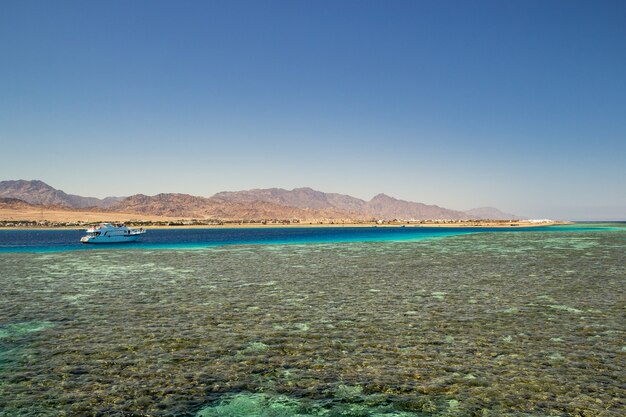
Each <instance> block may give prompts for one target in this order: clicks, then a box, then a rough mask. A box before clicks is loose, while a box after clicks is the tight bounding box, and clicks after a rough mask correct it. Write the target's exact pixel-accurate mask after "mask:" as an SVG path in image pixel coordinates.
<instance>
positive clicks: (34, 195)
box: [0, 180, 122, 208]
mask: <svg viewBox="0 0 626 417" xmlns="http://www.w3.org/2000/svg"><path fill="white" fill-rule="evenodd" d="M0 197H8V198H17V199H19V200H23V201H25V202H27V203H30V204H38V205H45V206H66V207H72V208H84V207H102V208H106V207H109V206H110V205H111V204H113V203H115V202H116V201H119V200H121V199H122V198H120V197H107V198H105V199H99V198H95V197H81V196H79V195H73V194H66V193H64V192H63V191H61V190H57V189H56V188H53V187H51V186H49V185H48V184H46V183H45V182H43V181H39V180H33V181H25V180H17V181H0Z"/></svg>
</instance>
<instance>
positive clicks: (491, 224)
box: [0, 220, 575, 230]
mask: <svg viewBox="0 0 626 417" xmlns="http://www.w3.org/2000/svg"><path fill="white" fill-rule="evenodd" d="M1 222H3V221H2V220H0V223H1ZM68 223H69V222H68ZM127 223H128V225H129V226H131V227H142V228H144V229H147V230H159V229H165V230H167V229H263V228H268V229H269V228H285V229H289V228H291V229H296V228H331V227H335V228H341V227H346V228H348V227H349V228H359V227H361V228H366V227H380V228H390V227H391V228H394V227H395V228H402V227H411V228H413V227H437V228H475V229H482V228H527V227H546V226H562V225H571V224H575V222H570V221H550V222H529V221H500V220H498V221H489V220H483V221H481V220H468V221H451V222H445V221H432V222H431V221H422V222H382V223H381V222H360V223H347V222H344V223H335V222H322V223H320V222H317V223H314V222H303V223H270V224H268V223H262V222H250V223H244V222H233V223H222V224H208V223H207V224H143V223H148V222H127ZM91 224H93V223H89V224H72V225H61V224H60V225H33V226H27V225H17V226H5V225H1V224H0V230H83V229H86V228H87V227H88V226H89V225H91Z"/></svg>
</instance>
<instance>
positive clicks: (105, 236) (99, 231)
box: [80, 223, 146, 243]
mask: <svg viewBox="0 0 626 417" xmlns="http://www.w3.org/2000/svg"><path fill="white" fill-rule="evenodd" d="M144 233H146V231H145V230H144V229H143V228H140V229H136V228H129V227H126V226H125V225H123V224H111V223H102V224H100V225H98V226H94V227H90V228H89V229H87V234H86V235H85V236H83V237H81V238H80V241H81V242H83V243H124V242H134V241H136V240H137V239H138V238H139V236H141V235H142V234H144Z"/></svg>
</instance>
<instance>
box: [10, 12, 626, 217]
mask: <svg viewBox="0 0 626 417" xmlns="http://www.w3.org/2000/svg"><path fill="white" fill-rule="evenodd" d="M625 22H626V2H625V1H586V2H581V1H570V0H567V1H543V0H542V1H506V0H498V1H441V2H439V1H362V0H358V1H284V2H282V1H197V2H194V1H184V2H180V1H106V2H103V1H73V2H70V1H55V2H51V1H43V0H42V1H29V0H3V1H2V2H0V179H41V180H43V181H46V182H47V183H49V184H50V185H52V186H54V187H56V188H61V189H63V190H64V191H66V192H68V193H73V194H80V195H88V196H96V197H104V196H107V195H130V194H134V193H139V192H141V193H145V194H156V193H159V192H182V193H190V194H194V195H204V196H208V195H212V194H213V193H215V192H218V191H222V190H241V189H249V188H265V187H283V188H293V187H301V186H309V187H312V188H315V189H319V190H321V191H327V192H339V193H346V194H351V195H354V196H357V197H361V198H364V199H369V198H371V197H372V196H373V195H375V194H377V193H379V192H385V193H387V194H389V195H392V196H395V197H398V198H403V199H408V200H413V201H420V202H424V203H428V204H438V205H441V206H444V207H448V208H453V209H469V208H472V207H478V206H485V205H491V206H496V207H498V208H500V209H503V210H505V211H509V212H513V213H517V214H521V215H527V216H531V217H552V218H569V219H584V218H588V219H598V218H607V219H609V218H611V219H626V23H625Z"/></svg>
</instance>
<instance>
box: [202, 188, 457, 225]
mask: <svg viewBox="0 0 626 417" xmlns="http://www.w3.org/2000/svg"><path fill="white" fill-rule="evenodd" d="M211 198H219V199H222V200H225V201H231V202H247V203H251V202H255V201H265V202H271V203H275V204H280V205H284V206H290V207H298V208H307V209H314V210H320V209H326V210H330V209H333V210H336V211H338V212H340V213H341V214H340V216H341V217H343V218H346V217H348V218H377V219H389V220H392V219H416V220H417V219H467V218H469V216H468V215H467V214H465V213H463V212H460V211H454V210H448V209H445V208H442V207H439V206H429V205H426V204H422V203H413V202H410V201H404V200H398V199H395V198H392V197H389V196H387V195H385V194H378V195H377V196H376V197H374V198H372V199H371V200H370V201H365V200H361V199H359V198H355V197H352V196H349V195H344V194H336V193H323V192H321V191H315V190H313V189H311V188H296V189H293V190H291V191H289V190H284V189H282V188H269V189H255V190H248V191H236V192H222V193H218V194H215V195H214V196H213V197H211Z"/></svg>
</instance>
